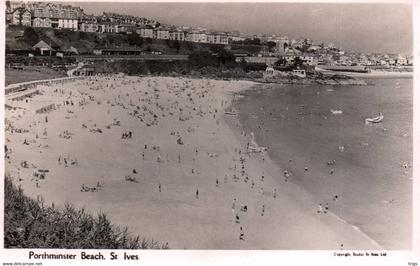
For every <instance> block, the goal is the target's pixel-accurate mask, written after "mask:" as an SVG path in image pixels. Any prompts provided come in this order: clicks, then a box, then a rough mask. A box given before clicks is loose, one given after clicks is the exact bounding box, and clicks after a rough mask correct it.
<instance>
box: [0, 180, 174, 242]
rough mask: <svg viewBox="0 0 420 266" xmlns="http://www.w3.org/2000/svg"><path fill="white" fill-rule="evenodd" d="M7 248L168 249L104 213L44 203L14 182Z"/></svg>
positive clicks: (8, 201) (8, 188)
mask: <svg viewBox="0 0 420 266" xmlns="http://www.w3.org/2000/svg"><path fill="white" fill-rule="evenodd" d="M4 199H5V200H4V246H5V248H66V249H167V248H169V247H168V245H167V244H165V245H161V244H159V243H158V242H157V241H154V240H152V239H144V238H143V239H141V238H140V237H138V236H137V237H132V236H130V235H129V233H128V230H127V228H124V229H121V228H119V227H117V226H114V225H112V224H111V222H110V220H109V219H108V218H107V217H106V215H105V214H103V213H101V214H99V215H98V216H97V217H94V216H92V215H90V214H88V213H86V212H85V210H84V209H75V208H74V207H72V206H71V205H66V206H65V207H64V208H63V209H59V208H56V207H55V206H54V205H52V206H44V203H43V201H42V200H37V201H35V200H33V199H31V198H29V197H27V196H25V195H24V194H23V191H22V189H21V188H20V187H19V188H17V187H16V186H15V185H13V183H12V180H11V179H10V178H9V177H6V178H5V187H4Z"/></svg>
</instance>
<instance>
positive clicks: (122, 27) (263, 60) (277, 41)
mask: <svg viewBox="0 0 420 266" xmlns="http://www.w3.org/2000/svg"><path fill="white" fill-rule="evenodd" d="M6 25H7V29H6V36H7V39H6V55H16V54H20V55H22V54H25V53H26V55H29V56H33V55H46V54H47V55H53V54H54V55H57V56H71V55H85V56H87V55H90V56H140V55H145V54H155V55H165V54H169V55H170V54H172V55H173V54H178V55H181V54H184V55H188V54H189V53H190V51H188V49H187V48H188V47H190V48H191V47H192V46H191V45H189V46H188V45H187V46H186V47H187V48H185V49H184V50H182V47H183V45H184V46H185V44H186V43H190V44H198V45H204V47H207V46H211V45H218V46H222V47H223V49H225V50H226V51H229V52H231V53H232V54H233V55H234V56H235V60H236V62H244V61H245V62H247V63H255V64H265V65H266V66H273V65H275V64H277V65H279V64H281V65H292V64H294V63H296V61H299V63H301V64H304V65H306V66H324V67H325V68H328V69H329V70H334V68H338V69H339V70H344V69H347V68H348V69H351V68H353V69H355V70H363V71H365V70H366V69H394V70H395V69H403V70H404V71H411V70H412V66H413V56H412V55H404V54H380V53H370V54H366V53H362V52H358V51H345V50H344V49H342V48H341V47H337V46H336V45H334V44H333V43H324V42H322V41H314V40H311V39H309V38H303V37H302V38H298V39H291V38H288V37H287V36H276V35H266V34H262V33H260V34H256V35H246V34H244V33H241V32H239V31H233V32H226V31H214V30H208V29H206V28H203V27H199V26H196V27H187V26H173V25H164V24H162V23H160V22H158V21H156V20H152V19H148V18H143V17H137V16H131V15H122V14H116V13H106V12H103V14H102V15H99V16H95V15H89V14H85V12H84V10H83V9H82V8H81V7H76V6H71V5H64V4H60V3H53V2H12V1H7V2H6ZM27 28H32V29H34V32H36V34H37V36H36V38H34V39H35V40H36V43H33V42H31V41H28V35H29V36H31V35H35V34H34V33H32V32H29V33H28V32H25V34H26V35H25V36H24V30H25V29H27ZM51 29H52V30H54V31H55V34H52V33H48V30H51ZM57 31H63V32H67V33H66V34H67V35H68V34H70V33H69V32H79V33H80V34H79V35H77V38H79V39H77V40H73V41H74V42H73V43H70V42H66V41H60V38H59V37H58V36H57V35H59V34H58V33H57ZM12 33H13V34H12ZM81 33H86V34H94V36H95V37H94V38H95V40H94V42H91V41H90V40H89V38H90V37H89V38H88V39H86V40H85V39H83V38H86V36H89V35H86V34H85V35H83V36H82V35H81ZM60 35H62V34H60ZM70 35H71V34H70ZM116 35H118V36H121V38H123V37H122V36H124V38H123V39H125V40H127V41H126V42H125V43H124V42H119V41H113V40H111V41H109V40H108V41H106V42H105V41H103V39H104V38H108V37H104V36H116ZM71 38H72V37H69V39H71ZM74 38H76V37H74ZM61 40H62V39H61ZM60 42H61V43H60ZM76 42H79V44H77V43H76ZM145 43H146V44H148V45H147V47H146V48H145V45H144V44H145ZM168 47H169V48H168ZM194 47H197V46H194ZM22 51H26V52H22ZM31 51H33V52H31ZM173 58H175V59H177V58H176V57H173Z"/></svg>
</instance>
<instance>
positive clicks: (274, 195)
mask: <svg viewBox="0 0 420 266" xmlns="http://www.w3.org/2000/svg"><path fill="white" fill-rule="evenodd" d="M276 197H277V190H276V189H274V191H273V198H276Z"/></svg>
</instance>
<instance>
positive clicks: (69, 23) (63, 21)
mask: <svg viewBox="0 0 420 266" xmlns="http://www.w3.org/2000/svg"><path fill="white" fill-rule="evenodd" d="M58 28H59V29H71V30H76V31H77V30H78V28H79V27H78V21H77V19H71V18H59V19H58Z"/></svg>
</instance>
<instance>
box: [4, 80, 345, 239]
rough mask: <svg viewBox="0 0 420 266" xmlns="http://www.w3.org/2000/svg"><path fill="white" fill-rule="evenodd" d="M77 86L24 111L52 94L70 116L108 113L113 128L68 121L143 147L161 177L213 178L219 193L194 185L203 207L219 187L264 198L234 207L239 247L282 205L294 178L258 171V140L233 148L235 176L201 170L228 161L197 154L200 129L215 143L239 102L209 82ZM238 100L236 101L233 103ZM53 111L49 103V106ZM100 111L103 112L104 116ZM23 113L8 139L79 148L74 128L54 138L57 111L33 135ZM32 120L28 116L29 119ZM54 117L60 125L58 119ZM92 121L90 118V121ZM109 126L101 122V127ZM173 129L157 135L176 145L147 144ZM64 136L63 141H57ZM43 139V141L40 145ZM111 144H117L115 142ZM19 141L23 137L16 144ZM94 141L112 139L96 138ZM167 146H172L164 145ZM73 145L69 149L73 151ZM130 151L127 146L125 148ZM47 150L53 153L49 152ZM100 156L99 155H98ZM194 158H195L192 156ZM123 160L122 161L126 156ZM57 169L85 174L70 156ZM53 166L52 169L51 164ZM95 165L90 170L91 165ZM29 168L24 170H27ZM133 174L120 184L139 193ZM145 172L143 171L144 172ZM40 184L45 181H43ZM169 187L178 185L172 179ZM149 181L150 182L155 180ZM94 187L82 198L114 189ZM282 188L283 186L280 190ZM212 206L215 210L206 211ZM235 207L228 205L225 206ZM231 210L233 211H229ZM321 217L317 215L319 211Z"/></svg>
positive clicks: (261, 152) (10, 123) (58, 88)
mask: <svg viewBox="0 0 420 266" xmlns="http://www.w3.org/2000/svg"><path fill="white" fill-rule="evenodd" d="M76 84H77V85H73V87H75V88H76V89H72V90H68V89H67V87H66V84H65V83H64V82H63V83H59V84H55V85H54V86H55V89H54V90H51V88H50V86H52V85H43V87H42V88H41V89H40V91H41V93H40V95H37V96H35V97H34V98H32V99H31V100H30V101H29V103H26V102H25V103H24V104H20V105H19V106H20V107H23V108H25V109H24V110H29V108H30V105H31V101H36V99H37V97H43V93H45V92H46V91H48V92H49V93H50V94H52V100H51V101H56V102H55V103H56V106H57V110H59V109H60V108H61V109H64V110H66V112H67V114H73V113H74V112H79V113H80V112H82V111H83V110H84V109H85V108H86V110H87V106H88V105H97V106H103V107H102V109H104V110H107V111H106V115H107V116H109V117H112V119H111V120H110V121H108V122H107V123H104V122H103V121H102V120H104V119H103V118H101V119H97V120H98V121H96V120H95V118H96V117H95V115H97V114H91V116H90V118H91V119H83V118H82V117H81V116H80V115H79V116H78V117H77V116H73V117H69V119H70V120H71V119H73V120H77V121H81V122H80V123H79V124H78V127H80V126H81V128H82V129H83V128H84V129H89V131H87V130H86V132H89V133H91V134H93V133H104V134H105V133H106V132H110V131H116V130H117V131H118V132H119V135H120V137H118V138H120V139H119V140H118V139H109V140H107V141H109V142H115V143H116V144H115V145H119V144H118V143H125V144H128V145H129V144H130V143H140V142H141V143H142V146H141V147H137V149H138V155H137V156H138V157H137V158H138V161H139V164H140V165H142V166H144V165H149V164H151V165H153V167H155V169H159V168H161V167H165V166H163V164H165V163H167V164H178V165H179V167H183V166H186V167H189V169H191V171H189V170H188V175H191V176H194V177H197V179H198V178H202V176H205V177H208V178H210V177H211V179H212V180H214V181H212V183H213V182H214V183H213V184H214V185H212V188H211V189H210V188H209V187H207V186H204V185H202V184H204V183H205V182H197V183H198V184H201V186H193V185H191V186H190V188H189V189H191V194H190V195H192V196H193V198H195V200H196V201H197V202H200V201H202V200H203V199H206V198H207V197H208V191H212V189H214V187H215V188H216V189H218V190H220V191H224V193H228V192H232V191H242V190H244V188H245V189H246V190H248V192H247V193H254V197H258V198H259V199H261V200H260V203H259V206H258V208H256V209H255V208H254V209H253V207H251V206H253V205H252V204H250V200H248V199H247V198H245V197H243V196H240V194H241V193H238V195H235V196H234V198H233V201H232V204H231V211H232V216H231V219H229V220H230V221H232V224H233V226H236V227H235V228H236V229H235V230H237V232H238V239H239V240H240V241H246V239H247V238H246V234H245V233H246V230H247V225H246V224H247V219H248V218H249V217H251V216H252V215H253V214H254V215H257V216H258V217H261V219H265V218H266V217H270V209H271V208H272V207H271V206H273V205H272V201H276V200H279V198H281V193H280V191H281V186H282V185H285V184H286V183H287V182H289V180H290V179H291V178H293V173H292V171H291V170H290V169H284V171H283V173H282V174H280V175H282V176H283V178H284V183H282V184H281V183H278V182H277V181H275V182H272V181H270V182H269V180H271V179H269V178H267V177H268V176H269V175H268V174H267V173H265V172H264V171H263V170H260V169H259V168H255V167H254V166H253V164H252V163H251V162H255V161H259V162H262V163H264V162H265V160H266V156H267V155H266V152H267V150H268V149H269V147H260V146H258V144H257V143H256V141H255V137H254V134H253V133H246V132H244V131H243V132H242V134H241V145H240V146H237V147H234V150H232V151H229V152H231V153H232V160H231V161H230V162H229V168H228V169H220V171H219V172H220V173H221V174H220V173H218V174H217V175H216V176H212V173H208V172H207V173H206V172H204V171H203V170H202V166H203V165H206V164H207V163H208V162H210V160H216V162H217V160H219V161H221V160H225V159H226V158H225V157H223V156H222V155H221V154H218V153H217V152H214V151H212V150H210V149H209V146H206V147H207V148H202V147H200V146H195V144H197V141H196V140H195V142H193V143H195V144H194V146H191V142H192V141H191V140H192V139H193V138H194V135H195V133H196V131H198V130H200V128H199V125H200V123H199V121H200V120H202V119H203V118H205V117H207V118H208V119H209V120H206V121H211V123H212V129H213V132H207V133H208V135H209V136H212V135H216V134H217V132H218V130H219V128H220V127H221V124H220V120H221V119H223V116H224V115H225V114H224V112H229V114H232V113H235V112H234V111H232V106H233V104H234V103H233V102H228V101H227V100H225V99H223V100H219V99H217V98H216V97H214V91H213V90H214V89H215V88H214V87H215V85H214V84H213V83H211V82H209V81H206V80H203V81H202V82H200V83H198V84H199V85H197V84H193V82H191V80H188V79H180V81H179V82H178V83H174V84H166V86H162V84H158V83H157V80H156V79H153V78H137V79H134V78H132V79H124V78H120V77H112V76H111V77H101V78H97V77H90V78H87V79H82V80H78V81H76ZM233 100H234V98H233ZM48 104H50V103H48ZM102 109H101V110H102ZM24 110H15V111H10V113H9V114H8V118H6V131H7V133H6V137H8V138H9V137H12V136H14V135H15V134H21V137H20V138H18V139H22V138H23V141H22V142H21V143H23V144H25V145H30V144H31V143H32V142H33V141H36V139H38V141H41V139H40V138H39V135H38V129H39V128H42V136H43V140H42V142H45V143H48V139H51V138H55V137H56V136H58V137H59V138H61V139H63V140H62V141H70V142H71V143H73V144H72V145H79V144H78V143H76V141H75V140H74V138H76V137H77V131H75V132H76V133H75V132H73V129H72V128H71V127H69V128H65V127H67V125H66V124H65V123H63V125H62V126H63V129H61V130H59V129H58V128H56V129H54V130H55V132H51V130H47V128H48V124H50V123H51V120H53V119H59V118H57V115H53V114H54V113H55V112H57V110H56V109H51V110H50V111H49V112H50V113H51V115H50V113H43V114H42V115H41V114H37V115H35V116H34V122H35V125H34V126H33V127H32V128H30V129H26V128H23V127H22V128H21V126H22V125H16V124H21V123H18V122H19V120H20V118H22V116H24V115H25V113H24V112H25V111H24ZM124 113H125V114H127V116H128V117H130V118H133V119H135V122H136V123H137V124H136V125H134V124H128V123H126V122H124V121H126V120H127V119H126V118H124V117H122V116H121V115H122V114H124ZM27 115H28V114H27ZM53 117H54V118H53ZM86 117H89V114H87V115H86ZM101 121H102V122H101ZM168 121H176V123H178V124H180V125H182V127H181V128H182V130H179V129H172V128H170V127H166V128H164V127H159V128H158V129H156V130H166V131H168V134H167V138H168V141H169V140H170V141H171V143H172V145H171V146H168V145H161V143H160V142H157V141H154V140H148V139H144V138H143V136H142V132H143V130H147V128H151V127H158V126H159V125H161V124H163V123H167V122H168ZM263 128H264V124H263V123H262V124H261V125H260V129H261V130H262V129H263ZM57 132H60V133H57ZM35 134H36V137H35ZM107 136H110V135H109V134H108V135H107ZM14 138H16V137H14ZM95 138H105V137H102V136H100V134H97V135H96V137H95ZM165 141H166V140H165ZM15 145H18V144H17V143H16V142H7V141H6V145H5V157H6V158H7V159H8V160H9V162H10V161H12V160H13V158H11V157H10V156H11V153H12V151H13V149H12V148H14V146H15ZM66 145H67V144H66ZM121 145H123V144H121ZM43 147H44V149H48V148H47V147H46V146H43ZM92 155H94V153H92ZM190 155H192V156H190ZM119 156H122V155H119ZM55 158H57V161H58V165H63V166H65V169H67V170H66V171H72V170H71V169H69V168H70V167H69V166H72V167H76V168H77V167H79V162H78V159H77V158H76V157H75V156H72V155H69V153H67V152H66V151H63V152H61V153H60V154H58V155H57V157H55ZM45 163H48V162H45ZM85 164H88V162H85ZM24 166H25V167H24ZM327 166H328V167H330V168H331V169H330V174H331V175H332V174H333V173H334V167H335V161H334V160H332V161H331V162H327ZM21 168H27V163H25V164H24V165H22V166H20V167H19V168H18V170H19V171H20V169H21ZM130 169H132V170H130V173H127V174H124V175H122V176H121V181H122V183H124V181H127V182H130V184H131V185H132V186H136V185H141V184H142V181H141V180H144V178H143V177H144V176H143V174H142V171H141V169H140V168H139V165H133V166H132V167H131V168H130ZM137 169H140V170H137ZM309 169H310V167H309V166H307V167H305V171H309ZM39 176H41V175H39ZM39 176H38V180H36V186H37V187H39V186H40V183H39V182H40V179H45V173H44V176H43V178H39ZM167 178H168V179H170V178H171V177H167ZM149 181H150V180H149ZM165 182H170V181H169V180H168V181H165V180H163V179H157V180H155V181H154V184H155V188H156V187H157V193H159V195H162V194H164V193H170V187H171V186H169V185H168V186H165ZM86 183H87V182H85V183H82V184H80V191H81V192H100V191H101V190H102V189H103V188H104V187H105V186H106V185H107V184H106V182H99V181H98V182H97V183H96V185H86ZM273 184H276V185H273ZM332 200H333V201H337V200H338V195H334V196H333V198H332ZM206 204H208V203H206ZM226 206H229V203H228V202H227V203H226ZM227 208H228V207H227ZM329 208H330V207H329V205H328V203H324V204H323V203H320V204H319V206H318V209H317V211H316V212H317V213H324V214H326V213H328V211H329ZM314 209H315V208H314Z"/></svg>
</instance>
